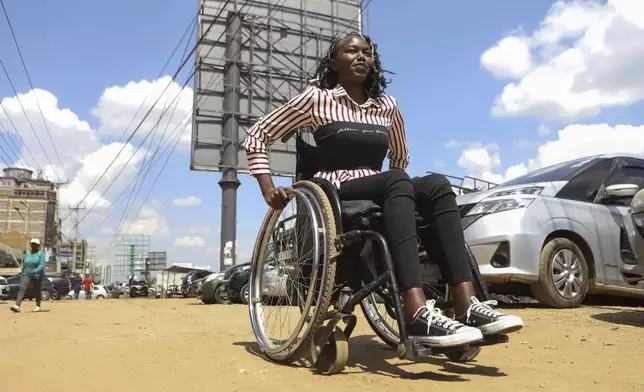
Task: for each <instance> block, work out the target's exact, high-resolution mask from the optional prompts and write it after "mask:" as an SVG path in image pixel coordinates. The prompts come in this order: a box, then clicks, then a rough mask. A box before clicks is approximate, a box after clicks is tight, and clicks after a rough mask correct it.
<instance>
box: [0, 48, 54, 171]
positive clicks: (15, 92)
mask: <svg viewBox="0 0 644 392" xmlns="http://www.w3.org/2000/svg"><path fill="white" fill-rule="evenodd" d="M0 66H2V70H3V71H4V74H5V75H6V76H7V81H8V82H9V85H10V86H11V89H12V90H13V92H14V94H15V95H16V100H17V101H18V104H20V109H22V113H23V114H24V115H25V118H26V119H27V123H29V126H30V127H31V131H32V132H33V133H34V136H36V140H37V141H38V145H40V148H41V149H42V152H43V154H45V158H47V161H49V164H50V165H51V166H52V169H53V170H54V174H56V177H58V180H59V181H60V180H61V179H62V178H61V177H60V175H59V174H58V172H57V171H56V165H54V163H53V161H52V160H51V159H50V158H49V155H47V151H46V150H45V147H44V146H43V145H42V142H41V141H40V138H39V137H38V133H37V132H36V129H35V128H34V125H33V124H32V123H31V120H30V119H29V116H27V111H26V110H25V107H24V106H23V105H22V101H21V100H20V96H19V95H18V91H16V88H15V86H14V85H13V82H12V81H11V77H10V76H9V72H7V68H5V66H4V63H3V62H2V60H0ZM2 109H3V110H4V107H3V108H2ZM4 112H5V113H7V111H6V110H4ZM12 124H13V122H12ZM14 127H15V125H14ZM17 131H18V129H17V128H16V132H17ZM21 139H22V137H21ZM23 142H24V140H23ZM34 160H35V158H34ZM39 167H40V165H39Z"/></svg>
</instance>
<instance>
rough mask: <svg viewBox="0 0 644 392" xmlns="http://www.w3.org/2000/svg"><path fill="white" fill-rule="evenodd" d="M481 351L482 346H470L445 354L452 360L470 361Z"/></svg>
mask: <svg viewBox="0 0 644 392" xmlns="http://www.w3.org/2000/svg"><path fill="white" fill-rule="evenodd" d="M480 352H481V348H480V347H470V348H468V349H467V350H464V351H452V352H448V353H445V356H446V357H447V358H449V360H450V361H452V362H469V361H471V360H473V359H474V358H476V357H477V356H478V355H479V353H480Z"/></svg>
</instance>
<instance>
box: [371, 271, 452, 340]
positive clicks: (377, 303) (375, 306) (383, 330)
mask: <svg viewBox="0 0 644 392" xmlns="http://www.w3.org/2000/svg"><path fill="white" fill-rule="evenodd" d="M423 291H424V292H425V296H426V297H427V298H428V299H434V300H436V302H437V303H439V304H440V303H445V295H444V294H445V293H444V292H442V291H441V290H439V288H438V287H436V286H434V285H430V284H423ZM360 308H362V313H363V314H364V316H365V318H366V319H367V323H368V324H369V326H370V327H371V329H372V330H373V331H374V332H375V333H376V335H378V337H379V338H380V339H382V341H383V342H385V344H387V345H388V346H389V347H391V348H393V349H396V348H397V347H398V343H399V341H400V337H399V336H400V335H399V334H398V323H397V321H396V312H395V310H394V304H393V300H392V299H391V297H390V296H387V295H385V296H383V297H381V296H379V295H377V294H376V293H371V294H370V295H369V296H368V297H367V298H365V299H363V300H362V302H360ZM447 310H449V309H447ZM444 313H446V314H449V312H444Z"/></svg>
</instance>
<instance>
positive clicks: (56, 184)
mask: <svg viewBox="0 0 644 392" xmlns="http://www.w3.org/2000/svg"><path fill="white" fill-rule="evenodd" d="M52 184H53V185H54V188H56V216H55V218H54V222H55V223H54V225H55V226H56V243H55V246H56V272H59V273H60V272H63V269H62V266H61V261H60V241H61V240H62V235H61V232H62V228H63V227H62V222H61V221H60V211H59V206H60V204H58V189H59V188H60V186H61V185H67V184H68V182H67V181H65V182H53V183H52ZM68 268H69V266H68ZM67 272H68V273H69V269H68V271H67Z"/></svg>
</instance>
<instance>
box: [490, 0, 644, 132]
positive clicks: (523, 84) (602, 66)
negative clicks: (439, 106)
mask: <svg viewBox="0 0 644 392" xmlns="http://www.w3.org/2000/svg"><path fill="white" fill-rule="evenodd" d="M642 41H644V2H643V1H640V0H608V1H607V2H606V3H605V4H602V3H600V2H599V1H588V0H583V1H582V0H575V1H569V2H564V1H557V2H556V3H555V4H554V5H553V6H552V7H551V9H550V10H549V12H548V14H547V15H546V17H545V19H544V20H543V21H542V23H541V26H540V27H539V28H538V29H537V30H536V31H534V32H533V34H532V35H530V36H528V37H524V36H509V37H506V38H504V39H502V40H501V41H499V43H498V44H497V45H496V46H494V47H492V48H490V49H488V50H486V51H485V52H484V53H483V55H482V56H481V63H482V64H483V65H484V66H485V67H486V68H487V69H488V71H490V72H491V73H492V74H493V75H495V76H500V75H501V76H505V77H514V78H517V79H519V78H520V80H518V82H513V83H509V84H507V85H506V86H505V87H504V88H503V91H502V92H501V94H500V95H498V96H497V97H496V99H495V102H494V105H493V108H492V113H493V115H495V116H525V115H531V116H536V117H538V118H543V119H557V120H568V121H570V120H574V119H578V118H583V117H587V116H593V115H596V114H598V113H599V112H600V111H601V109H603V108H610V107H616V106H626V105H629V104H632V103H634V102H638V101H640V100H642V99H643V98H644V73H643V72H641V70H642V69H644V46H642V45H641V42H642ZM508 42H510V44H508ZM518 42H524V43H527V45H528V46H529V48H530V53H531V58H532V59H533V61H534V62H535V64H534V66H533V67H532V68H530V70H529V71H527V73H525V74H522V73H523V72H521V71H525V70H526V69H528V68H527V66H526V65H525V64H526V53H525V52H524V51H522V50H519V49H517V48H519V46H520V45H519V44H518ZM508 48H510V49H508ZM512 48H514V49H513V50H512ZM494 54H496V55H494ZM511 74H514V75H513V76H512V75H511Z"/></svg>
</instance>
